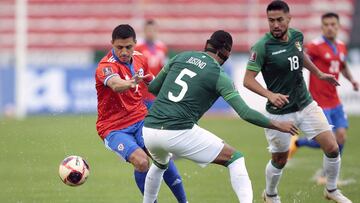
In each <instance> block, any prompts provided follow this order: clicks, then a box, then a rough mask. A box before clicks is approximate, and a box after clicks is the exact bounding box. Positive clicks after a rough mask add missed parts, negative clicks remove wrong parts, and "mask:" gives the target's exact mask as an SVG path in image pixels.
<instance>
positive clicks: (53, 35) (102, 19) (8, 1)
mask: <svg viewBox="0 0 360 203" xmlns="http://www.w3.org/2000/svg"><path fill="white" fill-rule="evenodd" d="M14 2H15V0H1V1H0V22H1V23H0V49H1V50H12V49H13V47H14V40H15V39H14V27H15V26H14V21H15V20H14V11H15V5H14V4H15V3H14ZM288 2H289V3H290V5H291V9H292V10H291V13H292V15H293V17H294V18H293V22H292V26H293V27H295V28H298V29H300V30H302V31H304V32H305V36H306V37H307V38H308V39H311V38H313V37H314V36H316V35H318V34H319V29H318V28H319V25H320V22H319V16H320V15H321V13H323V12H326V11H329V9H330V7H331V9H332V11H335V12H338V13H339V14H340V16H341V17H342V25H343V32H342V33H341V36H340V37H341V38H342V39H343V40H345V41H346V42H348V40H349V36H350V31H351V26H352V15H353V13H354V4H355V1H354V0H291V1H288ZM267 3H268V1H266V0H257V1H252V0H223V1H216V0H198V1H196V2H194V1H191V0H156V1H155V0H121V1H118V0H102V1H98V0H76V1H73V0H29V1H28V16H29V21H28V22H29V26H28V33H29V35H28V42H29V48H30V50H31V49H66V50H68V49H81V50H90V49H91V50H94V49H105V48H106V47H108V45H109V33H110V32H111V30H112V29H113V28H114V27H115V26H116V25H117V24H119V23H130V24H132V25H133V26H134V27H135V28H136V29H137V30H138V33H139V34H141V32H142V30H141V25H142V22H143V20H144V19H147V18H155V19H156V20H157V21H158V22H159V25H160V38H161V39H162V40H163V41H164V42H165V43H166V44H168V45H169V47H170V49H176V50H186V49H200V48H202V46H203V45H202V43H203V39H205V38H206V37H208V35H209V33H211V32H212V31H214V30H216V29H226V30H228V31H230V32H231V33H232V34H233V36H234V39H235V50H237V51H247V50H248V49H249V46H250V45H251V44H252V43H253V42H254V41H255V40H256V39H257V38H258V37H259V36H261V35H262V34H263V33H264V32H266V31H267V30H268V28H267V22H266V21H265V20H264V18H265V8H266V5H267ZM324 5H331V6H324ZM357 35H358V36H359V34H357Z"/></svg>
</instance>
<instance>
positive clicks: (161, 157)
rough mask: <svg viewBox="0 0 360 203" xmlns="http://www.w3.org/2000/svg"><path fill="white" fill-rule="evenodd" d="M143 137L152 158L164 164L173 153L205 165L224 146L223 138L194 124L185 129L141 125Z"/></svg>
mask: <svg viewBox="0 0 360 203" xmlns="http://www.w3.org/2000/svg"><path fill="white" fill-rule="evenodd" d="M143 137H144V142H145V146H146V148H147V149H148V150H149V152H150V154H151V156H152V158H153V159H154V160H155V161H156V162H158V163H160V164H164V165H165V164H167V163H168V162H169V159H170V157H171V154H174V155H176V156H177V157H183V158H186V159H189V160H192V161H194V162H196V163H197V164H199V165H200V166H201V167H205V166H206V165H208V164H209V163H211V162H213V161H214V160H215V158H216V157H217V156H218V155H219V154H220V152H221V150H222V149H223V147H224V142H223V140H221V139H220V138H219V137H217V136H216V135H214V134H212V133H211V132H209V131H207V130H205V129H203V128H200V127H199V126H198V125H196V124H195V125H194V127H193V128H192V129H186V130H160V129H153V128H147V127H143Z"/></svg>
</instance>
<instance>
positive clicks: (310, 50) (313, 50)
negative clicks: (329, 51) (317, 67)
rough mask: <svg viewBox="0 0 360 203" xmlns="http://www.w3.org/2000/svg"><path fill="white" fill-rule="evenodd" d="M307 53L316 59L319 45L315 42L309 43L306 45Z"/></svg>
mask: <svg viewBox="0 0 360 203" xmlns="http://www.w3.org/2000/svg"><path fill="white" fill-rule="evenodd" d="M305 48H306V49H305V50H306V53H307V54H308V55H309V56H310V59H315V58H316V57H317V55H318V54H319V52H318V50H317V46H316V45H315V44H314V43H309V44H307V45H306V46H305Z"/></svg>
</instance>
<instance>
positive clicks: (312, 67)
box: [304, 53, 340, 86]
mask: <svg viewBox="0 0 360 203" xmlns="http://www.w3.org/2000/svg"><path fill="white" fill-rule="evenodd" d="M304 67H305V68H306V69H308V70H309V71H310V72H311V73H312V74H314V75H316V77H318V78H319V79H320V80H325V81H327V82H328V83H330V84H332V85H334V86H339V85H340V84H339V82H338V81H337V80H336V78H335V76H334V75H331V74H327V73H323V72H321V71H320V70H319V69H318V68H317V67H316V66H315V64H314V63H313V62H312V61H311V60H310V58H309V56H308V55H307V54H306V53H304Z"/></svg>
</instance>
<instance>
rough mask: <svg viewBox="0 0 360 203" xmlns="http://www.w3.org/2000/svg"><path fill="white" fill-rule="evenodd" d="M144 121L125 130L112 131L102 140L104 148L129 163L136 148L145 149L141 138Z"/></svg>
mask: <svg viewBox="0 0 360 203" xmlns="http://www.w3.org/2000/svg"><path fill="white" fill-rule="evenodd" d="M143 126H144V121H139V122H137V123H135V124H133V125H131V126H129V127H127V128H124V129H121V130H114V131H111V132H110V133H109V135H107V136H106V137H105V139H104V143H105V146H106V147H107V148H108V149H110V150H112V151H113V152H115V153H116V154H117V155H119V156H120V157H122V158H123V159H124V160H126V161H129V157H130V155H131V154H132V153H133V152H134V151H135V150H136V149H138V148H142V149H144V148H145V144H144V139H143V136H142V128H143Z"/></svg>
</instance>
